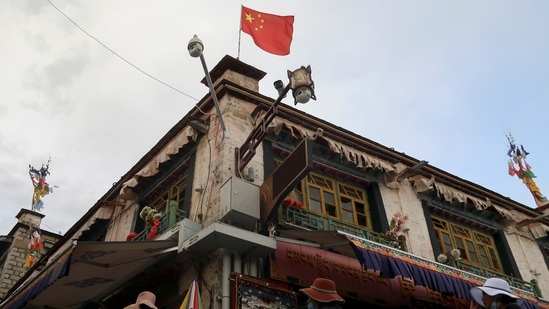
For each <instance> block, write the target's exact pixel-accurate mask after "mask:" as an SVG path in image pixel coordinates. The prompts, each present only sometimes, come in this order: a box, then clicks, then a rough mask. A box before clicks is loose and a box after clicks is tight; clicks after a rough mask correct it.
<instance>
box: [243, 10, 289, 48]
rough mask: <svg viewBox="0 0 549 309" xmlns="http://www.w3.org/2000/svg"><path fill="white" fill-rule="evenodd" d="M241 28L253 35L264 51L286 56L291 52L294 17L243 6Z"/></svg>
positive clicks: (255, 41)
mask: <svg viewBox="0 0 549 309" xmlns="http://www.w3.org/2000/svg"><path fill="white" fill-rule="evenodd" d="M240 24H241V26H240V27H241V29H242V31H244V32H245V33H247V34H249V35H251V36H252V39H253V40H254V43H255V45H257V46H258V47H259V48H261V49H263V50H264V51H266V52H268V53H271V54H275V55H280V56H284V55H287V54H289V53H290V44H291V43H292V35H293V33H294V17H293V16H278V15H273V14H267V13H262V12H259V11H254V10H252V9H249V8H247V7H245V6H242V14H241V21H240Z"/></svg>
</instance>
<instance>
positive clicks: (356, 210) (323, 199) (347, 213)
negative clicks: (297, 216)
mask: <svg viewBox="0 0 549 309" xmlns="http://www.w3.org/2000/svg"><path fill="white" fill-rule="evenodd" d="M289 196H290V197H291V198H294V199H296V200H298V201H300V202H303V203H304V204H305V206H306V208H307V209H308V210H309V211H311V212H316V213H319V214H322V215H325V216H327V217H331V218H333V219H337V220H341V221H345V222H346V223H349V224H354V225H359V226H361V227H363V228H367V229H370V228H371V222H370V214H369V208H368V202H367V198H366V193H365V192H364V189H363V188H360V187H356V186H353V185H351V184H348V183H345V182H343V181H340V180H335V179H331V178H328V177H326V176H324V175H321V174H318V173H314V172H312V173H309V174H308V175H307V178H306V180H304V181H302V182H301V183H300V184H299V185H298V186H297V187H296V188H294V190H293V191H292V193H290V195H289Z"/></svg>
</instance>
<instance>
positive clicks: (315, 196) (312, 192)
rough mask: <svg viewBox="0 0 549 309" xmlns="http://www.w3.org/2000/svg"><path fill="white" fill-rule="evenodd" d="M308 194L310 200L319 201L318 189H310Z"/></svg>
mask: <svg viewBox="0 0 549 309" xmlns="http://www.w3.org/2000/svg"><path fill="white" fill-rule="evenodd" d="M309 193H310V195H311V198H312V199H315V200H320V190H319V189H317V188H314V187H311V188H310V189H309Z"/></svg>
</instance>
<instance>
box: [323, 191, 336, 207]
mask: <svg viewBox="0 0 549 309" xmlns="http://www.w3.org/2000/svg"><path fill="white" fill-rule="evenodd" d="M324 203H327V204H332V205H335V198H334V195H333V194H332V193H328V192H324Z"/></svg>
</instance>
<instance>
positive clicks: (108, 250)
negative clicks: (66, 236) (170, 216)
mask: <svg viewBox="0 0 549 309" xmlns="http://www.w3.org/2000/svg"><path fill="white" fill-rule="evenodd" d="M176 251H177V241H175V240H154V241H113V242H100V241H97V242H96V241H90V242H79V243H78V244H75V246H74V247H72V248H70V249H69V250H68V251H67V252H64V253H62V254H61V255H60V256H59V257H58V258H56V259H55V260H54V261H53V262H51V263H50V264H48V265H47V266H46V267H45V268H44V269H43V270H42V271H41V272H40V273H39V274H38V275H36V276H35V277H34V278H29V279H28V280H27V281H26V282H25V283H23V284H22V285H21V288H20V289H18V290H16V291H15V292H13V293H12V294H11V295H9V297H8V299H7V300H6V301H5V302H4V303H2V304H0V308H2V309H20V308H26V307H29V308H31V307H32V308H75V307H79V306H80V305H81V304H83V303H85V302H86V301H88V300H90V299H101V298H102V297H104V296H106V295H108V294H110V293H111V292H112V291H114V290H115V289H116V288H118V287H119V286H121V285H123V284H124V283H126V282H127V281H128V280H130V279H131V278H133V277H134V276H135V275H136V274H138V273H140V272H142V271H143V270H144V269H146V268H147V267H149V266H151V265H153V264H154V263H156V262H158V261H159V259H160V258H162V257H164V256H166V254H169V253H173V254H175V252H176ZM60 296H62V297H60Z"/></svg>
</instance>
